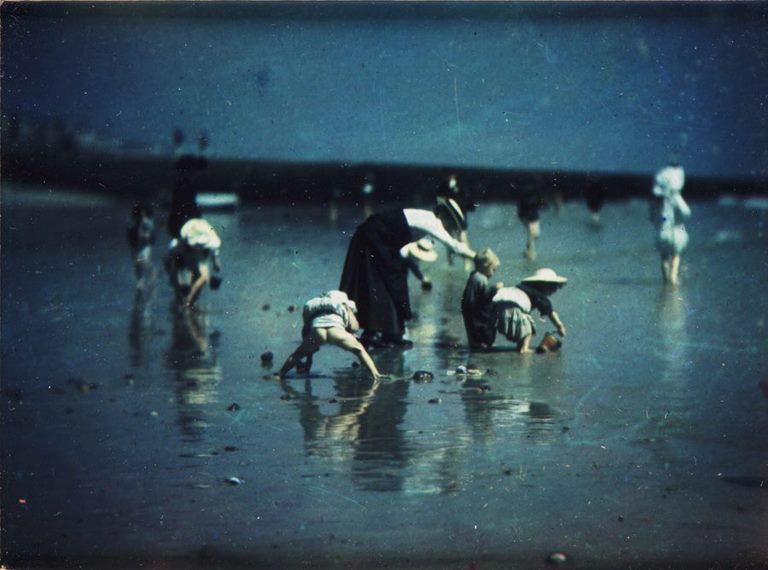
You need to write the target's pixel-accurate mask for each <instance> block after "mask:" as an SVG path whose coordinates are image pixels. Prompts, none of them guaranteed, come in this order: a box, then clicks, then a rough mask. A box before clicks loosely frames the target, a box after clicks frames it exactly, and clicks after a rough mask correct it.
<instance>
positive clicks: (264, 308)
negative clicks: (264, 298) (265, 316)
mask: <svg viewBox="0 0 768 570" xmlns="http://www.w3.org/2000/svg"><path fill="white" fill-rule="evenodd" d="M261 310H262V311H269V303H264V304H263V305H262V306H261Z"/></svg>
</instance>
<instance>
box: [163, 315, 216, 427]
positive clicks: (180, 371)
mask: <svg viewBox="0 0 768 570" xmlns="http://www.w3.org/2000/svg"><path fill="white" fill-rule="evenodd" d="M171 313H172V319H173V334H172V337H171V345H170V347H169V349H168V352H167V354H166V366H167V368H168V369H169V370H171V371H172V373H173V375H172V379H173V383H174V392H175V394H176V406H177V409H178V422H179V427H180V428H181V432H182V434H183V435H184V436H185V439H187V440H188V441H201V440H202V439H203V433H204V432H205V429H206V427H207V426H208V422H207V420H206V417H205V411H206V408H207V406H208V405H210V404H212V403H216V402H218V395H217V386H218V384H219V382H220V381H221V368H220V366H219V365H218V364H217V362H216V346H215V343H214V342H213V341H214V340H216V336H215V334H212V335H211V342H209V339H208V337H207V336H206V328H207V325H208V318H207V315H206V314H205V313H204V312H203V311H201V310H189V309H184V308H182V307H179V306H177V305H176V304H174V305H173V306H172V307H171Z"/></svg>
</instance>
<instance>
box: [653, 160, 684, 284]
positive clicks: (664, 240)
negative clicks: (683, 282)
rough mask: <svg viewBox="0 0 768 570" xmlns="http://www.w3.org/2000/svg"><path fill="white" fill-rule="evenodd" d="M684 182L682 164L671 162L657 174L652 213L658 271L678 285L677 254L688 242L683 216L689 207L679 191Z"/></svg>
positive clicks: (678, 257)
mask: <svg viewBox="0 0 768 570" xmlns="http://www.w3.org/2000/svg"><path fill="white" fill-rule="evenodd" d="M684 185H685V171H684V170H683V167H682V166H680V165H678V164H675V163H672V164H670V165H669V166H667V167H666V168H663V169H661V170H660V171H659V172H658V174H656V179H655V183H654V185H653V196H654V201H653V204H652V210H651V216H652V220H653V221H654V223H656V224H657V226H658V233H657V235H656V248H657V249H658V250H659V253H660V254H661V273H662V277H663V278H664V282H665V283H669V284H671V285H677V283H678V272H679V270H680V254H681V253H682V252H683V251H684V250H685V248H686V247H687V246H688V232H687V231H686V229H685V225H684V224H683V220H687V219H688V218H690V217H691V209H690V208H689V207H688V204H687V203H686V202H685V200H684V199H683V196H682V194H681V192H682V190H683V186H684Z"/></svg>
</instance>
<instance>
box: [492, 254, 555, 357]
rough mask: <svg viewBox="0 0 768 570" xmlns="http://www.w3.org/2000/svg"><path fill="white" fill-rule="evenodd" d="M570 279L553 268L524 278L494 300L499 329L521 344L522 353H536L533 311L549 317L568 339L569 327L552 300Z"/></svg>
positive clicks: (505, 289) (544, 269) (519, 348)
mask: <svg viewBox="0 0 768 570" xmlns="http://www.w3.org/2000/svg"><path fill="white" fill-rule="evenodd" d="M567 281H568V279H566V278H565V277H562V276H561V275H558V274H557V273H555V272H554V271H553V270H552V269H548V268H542V269H539V270H538V271H536V272H535V273H534V274H533V275H531V276H530V277H526V278H525V279H523V280H522V281H521V282H520V283H518V285H517V286H516V287H506V288H504V289H501V290H499V292H498V293H497V294H496V296H495V297H494V304H495V305H496V306H497V319H498V320H497V328H498V331H499V332H500V333H501V334H503V335H504V336H505V337H507V339H509V340H510V341H512V342H516V343H517V350H518V352H533V350H532V349H531V348H530V345H531V339H532V338H533V335H534V334H536V327H535V326H534V321H533V317H531V311H532V310H533V309H536V310H537V311H539V313H541V315H542V316H543V317H548V318H549V320H550V321H552V324H554V325H555V327H557V333H558V334H559V335H560V336H565V325H563V322H562V321H561V320H560V317H559V316H558V314H557V313H556V312H555V310H554V308H553V307H552V302H551V301H550V300H549V297H550V296H551V295H552V294H553V293H555V292H556V291H557V290H558V289H559V288H560V287H562V286H563V285H565V284H566V283H567Z"/></svg>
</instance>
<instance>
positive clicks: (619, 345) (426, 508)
mask: <svg viewBox="0 0 768 570" xmlns="http://www.w3.org/2000/svg"><path fill="white" fill-rule="evenodd" d="M691 206H692V209H693V219H692V220H691V223H690V224H689V231H690V233H691V245H690V248H689V250H688V251H687V252H686V253H685V255H684V258H683V268H682V285H681V286H680V287H679V288H678V289H675V290H672V289H665V288H664V287H663V286H662V284H661V282H660V275H659V268H658V258H657V255H656V253H655V251H654V249H653V230H652V227H651V225H650V223H649V221H648V212H647V208H646V205H645V204H644V203H642V202H625V203H613V204H608V205H607V206H606V208H605V210H604V211H603V224H602V226H600V227H599V228H595V227H593V226H592V225H591V224H590V223H589V215H588V212H587V211H586V208H584V206H583V204H580V203H568V204H566V206H565V208H564V210H563V211H562V212H561V213H560V215H559V216H558V215H556V214H555V213H554V212H552V211H546V212H544V214H543V217H542V237H541V240H540V242H539V259H538V260H537V262H536V263H531V262H529V261H526V260H525V259H524V258H523V257H522V248H523V240H524V238H523V230H522V227H521V226H520V224H519V222H518V221H517V218H516V214H515V206H514V205H513V204H483V205H482V206H481V207H480V208H479V209H478V210H477V211H476V212H474V213H473V214H472V217H471V218H470V239H471V242H472V244H473V245H474V246H476V247H486V246H489V247H492V248H493V249H494V250H495V251H496V252H497V253H498V254H499V257H500V258H501V260H502V263H503V265H502V267H501V269H500V270H499V272H498V273H497V278H498V279H500V280H502V281H504V282H506V283H508V284H514V283H515V282H516V281H517V280H518V279H520V278H522V277H524V276H526V275H527V274H529V273H531V272H532V271H533V270H534V269H535V268H537V267H540V266H549V267H553V268H554V269H556V271H557V272H558V273H561V274H564V275H566V276H568V277H569V279H570V280H569V283H568V285H567V286H566V287H565V288H564V289H562V290H561V291H560V292H558V293H557V294H556V295H555V296H554V297H553V302H554V305H555V307H556V309H557V311H558V312H559V313H560V315H561V317H562V319H563V321H564V322H565V324H566V326H567V328H568V336H567V337H566V338H565V339H564V345H563V349H562V350H561V351H560V352H558V353H554V354H549V355H518V354H515V353H514V352H512V351H511V350H510V347H509V346H508V345H507V344H505V341H503V340H500V341H499V342H498V345H499V348H498V350H496V351H494V352H492V353H489V354H469V352H468V350H467V349H466V346H465V337H464V332H463V325H462V321H461V315H460V313H459V311H458V305H459V298H460V295H461V292H462V290H463V287H464V282H465V280H466V276H467V274H466V273H465V271H464V269H463V268H462V267H460V266H459V265H458V264H457V265H455V266H449V265H447V263H446V261H445V259H444V257H445V256H444V255H441V259H439V260H438V261H437V262H436V263H435V264H434V265H431V266H427V267H425V269H426V272H427V273H428V274H429V275H430V276H431V277H432V280H433V281H434V283H435V287H434V289H433V291H431V292H422V291H421V290H420V289H419V288H418V284H417V283H416V282H415V280H414V281H413V282H412V289H411V298H412V304H413V308H414V310H415V312H416V313H417V314H418V316H417V318H416V319H415V320H414V321H413V322H412V323H411V326H410V327H409V330H408V336H409V337H410V338H411V339H412V340H413V341H414V343H415V345H414V347H413V348H412V349H411V350H407V351H397V350H392V349H386V350H377V351H374V352H373V358H374V359H375V360H376V362H377V365H378V366H379V368H380V369H381V370H382V371H383V372H385V373H387V374H389V375H390V378H389V379H388V380H387V381H385V382H384V383H382V384H381V385H380V386H379V387H378V388H376V389H374V387H373V385H372V383H371V382H370V381H369V380H367V379H365V377H364V375H363V374H362V372H361V371H360V369H359V368H356V367H354V366H353V361H354V358H352V357H351V356H350V355H348V354H346V353H343V352H341V351H339V350H336V349H334V348H324V349H323V350H321V351H320V352H319V353H318V354H317V355H316V358H315V364H314V367H313V371H312V374H311V376H310V377H308V378H307V377H304V376H300V375H296V374H295V373H292V374H291V375H290V376H289V378H288V380H287V381H286V382H285V383H284V384H283V385H280V384H278V383H277V382H275V381H274V380H271V379H268V378H267V377H268V376H269V374H270V373H271V372H273V371H274V370H275V369H276V368H277V367H278V366H279V365H280V364H281V362H282V360H283V359H284V358H285V357H286V356H287V355H288V354H289V353H290V351H291V350H293V349H294V348H295V346H296V344H297V343H298V340H299V331H300V326H301V322H300V321H301V316H300V307H301V305H302V304H303V303H304V301H306V300H307V299H308V298H309V297H311V296H314V295H315V294H317V293H320V292H322V291H325V290H327V289H330V288H334V287H336V286H337V285H338V279H339V276H340V273H341V267H342V263H343V259H344V255H345V252H346V246H347V243H348V241H349V238H350V236H351V233H352V231H353V230H354V227H355V225H356V224H357V223H359V221H361V212H360V211H358V210H354V209H342V210H341V212H340V213H341V215H340V222H338V223H331V222H330V221H329V219H328V214H327V211H326V210H325V209H324V208H321V207H294V208H290V207H261V208H243V209H241V210H239V211H238V212H236V213H219V214H212V215H210V216H209V217H208V218H209V220H210V221H211V222H212V223H213V224H214V225H215V226H216V227H217V228H218V229H219V230H220V233H221V235H222V239H223V242H224V246H223V249H222V257H223V265H224V274H225V280H224V284H223V285H222V287H221V289H220V290H219V291H211V290H207V291H205V292H204V293H203V296H202V298H201V302H200V305H199V307H198V309H197V310H196V311H194V312H192V313H184V312H179V311H177V310H175V309H174V308H173V307H172V302H171V301H172V297H171V293H170V290H169V287H168V285H167V282H166V280H165V278H164V275H163V273H162V264H161V261H160V257H161V254H162V250H163V249H164V247H163V244H164V243H165V238H164V237H161V238H160V240H159V243H158V246H157V247H156V248H155V249H156V255H155V268H156V270H157V277H156V279H155V281H154V285H153V286H152V287H150V288H149V290H147V291H145V292H144V294H142V295H137V294H135V292H134V280H133V275H132V268H131V260H130V258H129V255H128V250H127V244H126V241H125V236H124V223H125V219H126V217H127V213H128V210H127V208H126V207H125V206H124V205H121V204H113V203H111V202H109V201H104V200H97V199H94V198H89V197H77V196H75V195H70V194H64V193H62V192H54V193H35V194H29V193H25V192H22V191H21V190H18V189H13V188H11V189H7V188H5V189H4V193H3V203H2V236H1V237H2V273H1V274H0V279H2V321H1V325H2V338H1V344H2V388H3V399H2V405H3V413H2V419H1V421H2V428H3V434H4V437H3V438H2V448H3V462H2V471H3V473H2V475H3V481H4V484H3V487H2V506H3V517H2V530H3V536H2V539H3V540H2V551H3V557H4V561H5V560H9V561H19V560H20V561H22V562H25V563H28V564H30V565H33V566H34V565H40V564H43V563H44V561H50V560H54V561H59V562H61V561H69V562H73V561H76V562H79V563H86V562H87V561H93V560H97V561H104V560H105V559H109V560H110V561H111V562H110V563H111V564H118V565H119V564H121V563H124V564H128V563H129V562H128V561H132V560H136V559H142V560H154V561H157V560H160V559H163V560H166V561H173V560H178V559H180V558H181V557H190V556H191V557H193V558H194V560H195V561H197V562H198V563H200V564H209V565H213V564H215V563H216V561H220V560H230V561H232V560H238V561H244V563H246V564H247V565H250V566H264V567H288V566H302V565H306V566H311V567H317V566H323V565H325V566H331V567H345V568H346V567H361V568H367V567H372V566H381V567H383V566H387V565H390V566H393V567H423V566H427V565H432V566H434V567H443V568H453V567H456V568H466V567H468V565H469V564H470V563H473V562H474V563H477V564H480V566H478V567H483V568H484V567H499V568H502V567H510V564H512V565H514V564H515V563H516V564H518V565H519V566H521V567H535V566H537V565H544V561H545V560H546V558H547V556H549V554H551V553H552V552H555V551H562V552H564V553H566V555H567V556H568V557H569V560H570V562H571V564H572V565H574V566H578V567H584V568H591V567H597V566H605V567H628V566H632V565H641V566H654V565H662V564H668V565H678V566H683V565H689V564H692V563H697V562H700V563H716V562H721V563H724V564H726V565H729V566H730V565H731V564H732V563H736V562H740V563H747V562H753V563H759V562H766V561H768V546H766V544H768V542H766V540H765V538H766V531H768V523H766V521H767V520H768V518H766V513H767V512H768V492H767V491H768V489H766V488H765V487H762V486H761V485H760V484H759V483H758V482H759V481H762V478H764V477H768V464H767V463H768V440H766V438H765V437H764V434H765V433H766V431H767V430H768V399H767V398H768V377H767V376H766V373H765V370H766V369H767V367H766V364H768V362H766V360H767V359H766V349H767V348H768V340H767V338H768V336H767V335H766V322H765V320H766V314H768V311H767V310H766V309H768V296H766V294H765V286H764V283H765V281H766V277H768V263H767V262H768V251H767V250H766V248H765V243H766V241H765V226H766V220H767V219H768V213H767V212H766V211H765V210H760V209H755V210H751V209H748V208H746V207H744V206H743V205H741V204H739V203H737V204H732V205H717V204H716V203H714V202H697V201H695V200H691ZM160 221H161V223H160V225H161V226H162V225H164V219H162V218H161V220H160ZM441 253H442V252H441ZM293 307H298V308H299V310H296V311H293V312H292V311H291V310H290V309H291V308H293ZM551 328H552V327H551V325H548V324H547V323H541V324H540V326H539V331H540V332H544V331H546V330H550V329H551ZM265 351H271V352H273V353H274V355H275V358H274V368H270V367H264V366H263V365H262V363H261V359H260V356H261V354H262V353H264V352H265ZM459 365H469V366H474V367H477V368H479V369H481V370H484V371H487V372H486V373H485V374H484V375H483V376H482V377H480V378H477V379H473V380H472V381H471V382H467V383H466V384H464V383H463V381H464V380H465V379H464V378H463V377H461V376H459V375H456V374H454V370H455V368H456V367H457V366H459ZM417 370H429V371H432V372H433V373H434V375H435V377H434V380H433V381H432V382H427V383H418V382H414V381H411V380H410V378H411V377H412V375H413V373H414V372H415V371H417ZM483 386H488V387H490V390H487V389H483ZM436 400H437V401H436ZM234 403H236V404H237V405H238V407H239V409H235V410H232V411H230V410H229V409H228V408H229V407H230V406H231V405H232V404H234ZM230 477H237V478H239V479H240V480H241V481H242V484H239V485H230V484H227V483H226V480H227V479H228V478H230ZM481 563H482V564H481ZM54 565H56V564H54ZM97 565H98V564H97Z"/></svg>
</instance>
